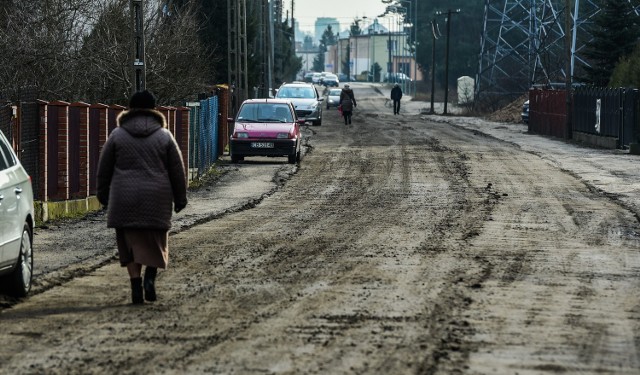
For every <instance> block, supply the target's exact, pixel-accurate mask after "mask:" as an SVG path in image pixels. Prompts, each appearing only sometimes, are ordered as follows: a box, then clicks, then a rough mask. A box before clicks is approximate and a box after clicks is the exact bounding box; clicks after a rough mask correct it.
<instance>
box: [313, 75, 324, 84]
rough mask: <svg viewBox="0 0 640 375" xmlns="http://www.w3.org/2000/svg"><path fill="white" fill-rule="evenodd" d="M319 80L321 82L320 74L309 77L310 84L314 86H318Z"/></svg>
mask: <svg viewBox="0 0 640 375" xmlns="http://www.w3.org/2000/svg"><path fill="white" fill-rule="evenodd" d="M321 80H322V74H320V73H313V74H312V75H311V83H314V84H316V85H319V84H320V82H321Z"/></svg>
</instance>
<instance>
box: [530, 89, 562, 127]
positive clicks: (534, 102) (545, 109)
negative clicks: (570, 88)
mask: <svg viewBox="0 0 640 375" xmlns="http://www.w3.org/2000/svg"><path fill="white" fill-rule="evenodd" d="M566 103H567V95H566V91H563V90H531V91H529V131H530V132H533V133H536V134H544V135H550V136H553V137H559V138H565V137H567V133H568V132H567V104H566Z"/></svg>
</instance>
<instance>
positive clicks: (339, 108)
mask: <svg viewBox="0 0 640 375" xmlns="http://www.w3.org/2000/svg"><path fill="white" fill-rule="evenodd" d="M338 112H340V115H341V116H342V104H340V105H338Z"/></svg>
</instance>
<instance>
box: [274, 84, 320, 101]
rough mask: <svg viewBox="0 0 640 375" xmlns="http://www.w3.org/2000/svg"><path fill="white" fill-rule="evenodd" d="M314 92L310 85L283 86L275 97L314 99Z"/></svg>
mask: <svg viewBox="0 0 640 375" xmlns="http://www.w3.org/2000/svg"><path fill="white" fill-rule="evenodd" d="M315 97H316V93H315V92H314V90H313V88H311V87H302V86H300V87H294V86H290V87H283V88H281V89H280V90H278V94H277V95H276V98H290V99H314V98H315Z"/></svg>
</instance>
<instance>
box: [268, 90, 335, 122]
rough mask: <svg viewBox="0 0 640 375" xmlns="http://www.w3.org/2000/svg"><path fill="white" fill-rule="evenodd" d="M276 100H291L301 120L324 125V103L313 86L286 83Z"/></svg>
mask: <svg viewBox="0 0 640 375" xmlns="http://www.w3.org/2000/svg"><path fill="white" fill-rule="evenodd" d="M276 99H289V100H290V101H291V102H292V103H293V107H294V108H295V110H296V115H297V116H298V118H299V119H304V120H305V121H308V122H311V123H313V125H322V101H323V100H324V98H322V97H321V96H320V94H318V90H317V89H316V87H315V86H314V85H313V84H310V83H305V82H291V83H285V84H283V85H282V86H280V88H279V89H278V93H277V94H276Z"/></svg>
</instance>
